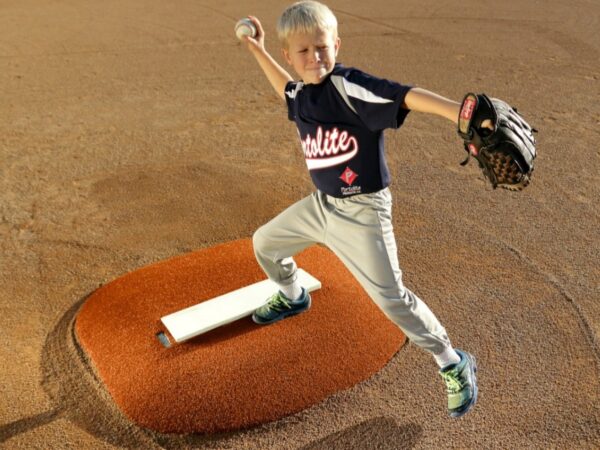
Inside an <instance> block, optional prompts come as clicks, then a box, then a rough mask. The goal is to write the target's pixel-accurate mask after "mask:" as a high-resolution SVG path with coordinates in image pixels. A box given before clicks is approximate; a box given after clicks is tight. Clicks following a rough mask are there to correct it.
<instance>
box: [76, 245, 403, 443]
mask: <svg viewBox="0 0 600 450" xmlns="http://www.w3.org/2000/svg"><path fill="white" fill-rule="evenodd" d="M297 262H298V264H299V265H300V267H302V268H304V269H305V270H307V271H308V272H309V273H311V274H312V275H313V276H315V277H316V278H317V279H318V280H320V281H321V283H322V285H323V286H322V288H321V289H319V290H318V291H315V292H313V294H312V306H311V308H310V310H309V311H308V312H306V313H303V314H301V315H299V316H295V317H293V318H292V317H290V318H288V319H286V320H283V321H280V322H278V323H276V324H272V325H269V326H259V325H256V324H254V323H253V322H252V320H251V318H250V317H246V318H245V319H242V320H239V321H236V322H233V323H231V324H228V325H226V326H223V327H221V328H219V329H216V330H213V331H210V332H208V333H206V334H204V335H201V336H198V337H196V338H194V339H192V340H190V341H188V342H186V343H182V344H180V345H176V346H174V347H171V348H170V349H165V348H164V347H163V346H162V345H161V344H159V342H158V340H157V339H156V337H155V334H156V333H157V332H158V331H163V330H164V327H163V326H162V325H161V324H160V320H157V319H159V318H160V317H162V316H164V315H167V314H170V313H172V312H175V311H179V310H181V309H184V308H187V307H189V306H192V305H194V304H197V303H200V302H202V301H204V300H210V299H211V298H214V297H217V296H220V295H223V294H225V293H227V292H231V291H233V290H236V289H239V288H242V287H244V286H247V285H249V284H253V283H256V282H258V281H261V280H263V279H265V275H264V274H263V273H262V271H261V269H260V267H259V266H258V264H257V263H256V260H255V259H254V253H253V251H252V242H251V240H250V239H246V240H239V241H234V242H231V243H227V244H222V245H218V246H215V247H211V248H208V249H204V250H200V251H197V252H194V253H190V254H187V255H184V256H179V257H177V258H172V259H169V260H168V261H164V262H161V263H157V264H153V265H151V266H148V267H144V268H142V269H139V270H136V271H135V272H132V273H129V274H127V275H125V276H123V277H121V278H118V279H117V280H115V281H113V282H111V283H109V284H107V285H106V286H103V287H102V288H100V289H98V290H97V291H96V292H94V293H93V294H92V295H91V296H90V297H89V298H88V299H87V300H86V302H85V303H84V305H83V307H82V308H81V311H80V313H79V314H78V316H77V319H76V326H75V331H76V334H77V337H78V339H79V342H80V343H81V345H82V348H83V350H84V351H85V353H86V354H87V356H88V357H89V359H90V360H91V363H92V365H93V366H94V367H95V368H96V369H97V372H98V374H99V377H100V379H101V380H102V382H103V383H105V384H106V388H107V389H108V391H109V392H110V394H111V396H112V397H113V398H114V400H115V402H116V403H117V405H118V406H119V408H120V409H121V410H122V411H123V412H124V413H125V414H126V415H127V416H128V417H129V418H130V419H131V420H133V421H134V422H135V423H137V424H139V425H141V426H144V427H147V428H150V429H153V430H157V431H160V432H163V433H193V432H196V433H214V432H217V431H231V430H236V429H239V428H245V427H249V426H251V425H256V424H259V423H263V422H269V421H273V420H276V419H280V418H282V417H284V416H287V415H290V414H292V413H295V412H298V411H301V410H303V409H306V408H307V407H309V406H312V405H313V404H315V403H317V402H320V401H322V400H323V399H324V398H325V397H327V396H329V395H331V394H333V393H335V392H337V391H340V390H344V389H347V388H349V387H351V386H353V385H355V384H357V383H359V382H361V381H364V380H365V379H367V378H369V377H370V376H371V375H373V374H374V373H376V372H377V371H379V370H380V369H381V368H382V367H383V366H384V365H385V364H386V363H387V362H388V361H389V360H390V358H391V357H392V356H393V355H394V353H396V352H397V351H398V349H399V348H400V346H401V345H402V343H403V342H404V341H405V337H404V335H403V334H402V333H401V332H400V330H399V329H398V328H397V327H396V326H395V325H394V324H393V323H392V322H390V321H389V320H387V319H386V317H385V316H384V315H383V313H382V312H381V311H380V310H379V309H378V308H377V306H376V305H375V304H374V303H373V302H372V301H371V300H370V299H369V296H368V295H367V293H366V292H365V291H364V290H363V289H362V288H361V286H360V285H359V284H358V282H357V281H356V280H355V279H354V278H353V277H352V275H351V274H350V272H348V270H347V269H346V268H345V267H344V266H343V264H342V263H341V262H340V261H339V260H338V259H337V258H336V257H335V255H334V254H333V253H332V252H330V251H329V250H327V249H325V248H322V247H318V246H315V247H312V248H310V249H308V250H306V251H304V252H303V253H301V254H300V255H298V257H297Z"/></svg>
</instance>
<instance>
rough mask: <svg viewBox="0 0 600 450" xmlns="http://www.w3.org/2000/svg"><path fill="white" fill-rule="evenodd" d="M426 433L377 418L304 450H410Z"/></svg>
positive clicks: (324, 439)
mask: <svg viewBox="0 0 600 450" xmlns="http://www.w3.org/2000/svg"><path fill="white" fill-rule="evenodd" d="M422 433H423V429H422V428H421V426H420V425H417V424H413V423H409V424H406V425H398V424H397V423H396V421H395V420H394V419H391V418H389V417H376V418H374V419H370V420H367V421H365V422H362V423H359V424H358V425H355V426H353V427H349V428H346V429H344V430H341V431H338V432H336V433H333V434H330V435H329V436H327V437H325V438H323V439H320V440H318V441H315V442H311V443H310V444H308V445H306V446H304V447H302V449H301V450H338V449H339V450H347V449H351V448H352V449H354V448H356V449H361V450H371V449H373V450H375V449H377V450H387V449H389V450H408V449H411V448H413V447H414V446H415V445H416V444H417V442H418V441H419V438H420V437H421V434H422Z"/></svg>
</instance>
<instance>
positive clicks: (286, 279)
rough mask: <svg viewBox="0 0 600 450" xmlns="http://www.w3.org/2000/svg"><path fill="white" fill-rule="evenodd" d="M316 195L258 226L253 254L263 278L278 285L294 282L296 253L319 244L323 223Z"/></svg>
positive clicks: (253, 239)
mask: <svg viewBox="0 0 600 450" xmlns="http://www.w3.org/2000/svg"><path fill="white" fill-rule="evenodd" d="M320 195H323V194H321V193H320V192H315V193H313V194H312V195H309V196H308V197H306V198H304V199H302V200H300V201H299V202H297V203H295V204H293V205H292V206H290V207H289V208H287V209H286V210H284V211H283V212H282V213H280V214H279V215H278V216H277V217H275V218H274V219H272V220H271V221H269V222H267V223H266V224H265V225H263V226H262V227H260V228H259V229H258V230H257V231H256V232H255V233H254V236H253V238H252V242H253V245H254V255H255V256H256V260H257V261H258V264H259V265H260V266H261V267H262V269H263V270H264V272H265V273H266V274H267V277H268V278H269V279H270V280H272V281H274V282H275V283H277V284H279V285H280V286H287V285H291V284H292V283H294V282H295V281H296V271H297V266H296V262H295V261H294V259H293V258H292V256H293V255H295V254H296V253H299V252H301V251H302V250H304V249H305V248H307V247H309V246H311V245H313V244H315V243H317V242H323V235H324V232H325V220H324V217H323V212H322V208H321V207H320V202H319V196H320Z"/></svg>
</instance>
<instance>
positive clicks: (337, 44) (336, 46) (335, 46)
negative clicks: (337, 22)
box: [333, 37, 342, 56]
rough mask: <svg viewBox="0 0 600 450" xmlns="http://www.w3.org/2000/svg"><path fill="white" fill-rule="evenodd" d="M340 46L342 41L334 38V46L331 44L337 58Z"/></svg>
mask: <svg viewBox="0 0 600 450" xmlns="http://www.w3.org/2000/svg"><path fill="white" fill-rule="evenodd" d="M341 45H342V40H341V39H340V38H339V37H336V38H335V44H333V47H334V48H335V56H337V54H338V52H339V51H340V46H341Z"/></svg>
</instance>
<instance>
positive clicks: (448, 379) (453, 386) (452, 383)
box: [440, 369, 464, 394]
mask: <svg viewBox="0 0 600 450" xmlns="http://www.w3.org/2000/svg"><path fill="white" fill-rule="evenodd" d="M440 375H441V376H442V378H443V379H444V381H445V383H446V389H447V390H448V392H449V393H451V394H455V393H457V392H460V391H461V390H462V388H463V387H464V384H463V383H462V381H461V379H460V376H459V374H458V371H457V370H456V369H451V370H448V371H447V372H441V373H440Z"/></svg>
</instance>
